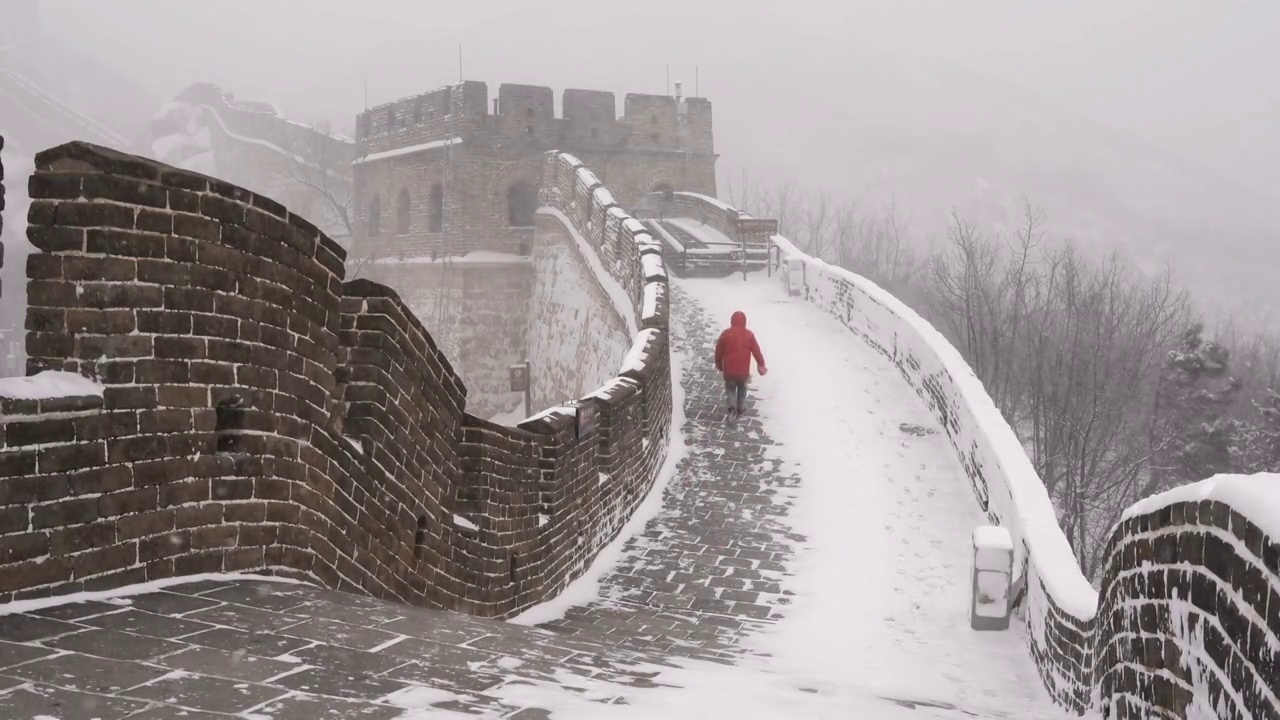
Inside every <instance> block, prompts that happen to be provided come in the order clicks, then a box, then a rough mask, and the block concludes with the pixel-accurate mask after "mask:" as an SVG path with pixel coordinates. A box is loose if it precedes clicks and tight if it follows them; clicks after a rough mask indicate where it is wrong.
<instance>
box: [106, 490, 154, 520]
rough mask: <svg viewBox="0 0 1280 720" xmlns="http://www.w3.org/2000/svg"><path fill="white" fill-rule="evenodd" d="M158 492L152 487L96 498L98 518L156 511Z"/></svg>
mask: <svg viewBox="0 0 1280 720" xmlns="http://www.w3.org/2000/svg"><path fill="white" fill-rule="evenodd" d="M159 498H160V492H159V491H158V490H157V489H156V488H154V487H146V488H138V489H137V490H125V491H123V492H115V493H110V494H107V495H103V496H101V497H99V498H98V516H99V517H101V518H113V517H116V516H119V515H129V514H131V513H140V512H146V511H147V510H155V509H157V503H158V502H159Z"/></svg>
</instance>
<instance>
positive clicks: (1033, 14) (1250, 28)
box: [44, 0, 1280, 196]
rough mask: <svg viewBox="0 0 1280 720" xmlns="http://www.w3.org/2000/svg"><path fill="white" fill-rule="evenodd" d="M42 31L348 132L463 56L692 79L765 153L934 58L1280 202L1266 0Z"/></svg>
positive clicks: (827, 1)
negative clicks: (755, 115)
mask: <svg viewBox="0 0 1280 720" xmlns="http://www.w3.org/2000/svg"><path fill="white" fill-rule="evenodd" d="M108 5H109V6H110V8H111V11H110V12H109V13H108V12H104V11H103V10H102V8H104V7H107V6H108ZM304 6H305V10H302V9H301V8H303V7H304ZM91 8H92V9H91ZM44 18H45V22H46V26H50V29H51V30H53V29H56V31H57V32H59V34H62V35H63V36H65V37H66V38H67V39H69V40H71V41H72V42H73V43H75V44H77V45H79V46H81V47H83V48H84V49H85V50H87V51H90V52H92V53H93V54H95V55H97V56H99V57H102V58H104V59H105V60H106V61H107V62H110V63H113V64H115V65H116V66H118V67H119V68H120V69H122V70H123V71H125V72H126V73H127V74H129V75H130V76H132V77H133V78H134V79H135V80H136V81H138V82H139V83H141V84H143V85H144V86H146V87H147V88H148V89H150V90H152V91H154V92H155V93H156V95H157V96H159V97H161V98H168V97H171V96H172V95H173V94H175V93H176V92H177V91H178V90H180V89H181V88H182V87H184V86H186V85H187V84H189V83H191V82H192V81H196V80H212V81H215V82H218V83H221V84H223V85H225V86H226V87H227V88H229V89H231V90H233V91H235V92H236V93H237V94H238V95H239V96H240V97H242V98H245V99H261V100H268V101H273V102H275V103H277V104H278V105H280V106H281V107H282V108H283V109H284V110H285V112H286V113H287V114H289V115H290V116H292V117H295V118H298V119H302V120H313V119H321V118H324V119H329V120H334V121H337V122H338V123H339V124H340V125H341V126H349V125H351V124H352V117H353V115H354V113H355V112H356V111H358V110H359V109H361V108H362V107H363V105H364V82H365V80H366V78H367V80H368V95H369V102H370V103H371V104H377V103H380V102H385V101H387V100H390V99H394V98H396V97H400V96H403V95H407V94H411V93H415V92H420V91H423V90H426V89H430V88H433V87H436V86H439V85H442V84H446V83H450V82H453V81H455V80H457V78H458V45H459V44H461V45H462V47H463V74H464V75H465V76H466V78H467V79H475V80H484V81H486V82H488V83H489V84H490V86H491V94H494V93H496V86H497V84H499V83H501V82H526V83H535V84H544V85H551V86H553V87H555V88H557V89H561V88H564V87H589V88H598V89H610V90H614V91H616V92H617V93H618V95H619V99H620V98H621V95H622V94H623V93H626V92H663V91H664V88H665V78H664V68H665V66H666V65H667V64H670V66H671V68H672V74H673V76H674V77H675V78H676V79H683V80H685V81H686V83H687V84H688V85H689V86H692V85H693V80H694V77H693V76H694V68H695V66H696V67H698V68H699V71H698V74H699V85H700V90H701V94H703V95H705V96H707V97H710V98H711V99H712V101H713V103H715V104H716V110H717V133H718V135H721V136H725V137H735V136H737V137H743V135H742V133H735V130H744V129H749V130H750V135H749V136H750V137H752V138H759V139H760V141H765V138H764V137H763V133H762V132H761V128H760V127H757V126H753V125H752V123H751V121H750V119H749V116H746V115H744V113H749V112H750V109H751V108H753V107H756V106H757V105H759V104H773V105H780V104H787V103H789V104H791V105H794V107H795V111H794V112H795V116H794V124H793V125H792V126H791V127H787V128H777V129H776V131H777V132H782V133H796V132H806V130H807V126H809V125H813V124H815V123H818V124H820V123H821V122H822V121H823V119H822V118H814V117H811V116H806V103H805V98H804V97H803V96H797V95H796V94H795V93H791V92H789V85H791V84H792V82H793V81H795V80H796V79H798V78H803V79H804V80H805V82H803V83H799V84H800V85H801V86H803V87H805V88H809V89H808V90H806V91H805V92H810V93H812V92H813V90H812V88H815V87H820V88H822V92H825V93H829V94H831V95H832V96H834V97H835V98H836V100H834V101H832V100H831V99H830V98H828V103H827V105H826V106H825V107H828V108H830V107H834V108H835V110H834V112H836V113H841V112H848V113H856V112H858V104H859V98H857V97H849V98H843V99H840V98H839V95H840V93H841V77H842V74H844V73H847V72H849V71H850V69H851V68H856V67H860V66H865V65H867V64H868V63H871V64H874V63H876V62H878V61H880V60H881V59H901V58H913V62H914V61H919V60H921V58H922V57H923V58H928V59H929V62H934V61H936V62H939V63H945V64H952V65H955V66H959V67H962V68H966V69H968V70H972V71H976V72H980V73H982V74H984V75H986V76H989V77H990V78H992V79H994V80H998V81H1003V82H1007V83H1010V84H1013V85H1016V86H1019V87H1021V88H1023V89H1026V90H1030V91H1034V92H1037V93H1039V94H1041V95H1043V96H1044V97H1045V98H1046V99H1048V100H1050V101H1052V102H1054V103H1057V104H1059V105H1061V106H1062V107H1063V108H1065V109H1066V110H1067V111H1069V112H1072V113H1077V114H1079V115H1081V116H1084V117H1087V118H1089V119H1092V120H1095V121H1098V122H1101V123H1105V124H1108V125H1112V126H1115V127H1118V128H1122V129H1126V130H1130V131H1134V132H1136V133H1139V134H1141V135H1143V136H1144V137H1147V138H1149V139H1151V140H1153V141H1155V142H1157V143H1159V144H1161V145H1164V146H1166V147H1169V148H1171V149H1173V150H1175V151H1177V152H1179V153H1181V154H1183V155H1184V156H1186V157H1188V158H1190V159H1193V160H1195V161H1197V162H1199V163H1201V164H1203V165H1206V166H1209V167H1211V168H1213V169H1214V170H1216V171H1218V172H1221V173H1223V174H1226V175H1229V176H1232V177H1234V178H1235V179H1237V180H1240V181H1243V182H1248V183H1253V184H1256V185H1258V186H1259V190H1262V191H1263V192H1266V193H1268V194H1271V195H1273V196H1280V142H1277V140H1276V138H1275V133H1274V128H1275V127H1277V126H1280V83H1277V82H1276V75H1275V73H1276V71H1275V68H1276V67H1280V61H1277V58H1276V50H1275V38H1276V37H1277V35H1278V33H1280V3H1277V2H1270V1H1267V0H1256V1H1252V2H1232V1H1229V0H1214V1H1212V2H1207V1H1205V0H1160V1H1157V0H1122V1H1121V2H1101V0H1099V1H1096V2H1080V1H1078V0H999V1H997V0H983V1H981V2H976V1H975V2H960V1H957V0H937V1H936V2H923V1H918V0H875V1H869V0H772V1H770V2H763V1H761V0H645V1H644V2H620V1H613V2H609V1H603V0H554V1H551V0H540V1H537V2H535V1H534V0H475V1H474V2H447V3H446V2H439V1H438V0H361V1H359V2H357V1H356V0H307V1H306V2H305V3H302V2H297V1H296V0H217V1H216V2H214V1H212V0H209V1H204V2H196V1H195V0H111V2H110V3H105V2H100V1H98V0H94V1H93V2H90V1H89V0H44ZM1268 68H1271V69H1270V70H1269V69H1268ZM690 89H692V88H690ZM832 102H834V105H832ZM619 109H621V102H619ZM774 117H776V114H775V115H774ZM738 142H742V140H739V141H738ZM771 142H776V139H775V140H771ZM733 149H737V148H733ZM823 161H824V159H820V158H811V159H809V160H808V162H823ZM826 161H829V159H827V160H826ZM800 171H801V172H803V168H801V169H800Z"/></svg>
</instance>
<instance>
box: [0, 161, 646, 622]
mask: <svg viewBox="0 0 1280 720" xmlns="http://www.w3.org/2000/svg"><path fill="white" fill-rule="evenodd" d="M575 162H576V161H575ZM545 172H546V178H547V180H546V181H545V182H547V183H548V185H549V186H556V187H558V186H560V185H562V184H563V183H562V180H561V178H562V176H566V175H568V176H576V174H577V173H578V167H577V166H576V165H575V164H573V163H571V162H569V159H567V158H565V157H564V156H559V155H554V154H553V155H551V156H549V157H547V158H546V159H545ZM30 188H31V194H32V205H31V210H30V213H29V222H30V228H29V233H28V234H29V238H30V240H31V242H32V244H33V245H34V246H35V247H36V249H37V252H36V253H34V254H33V255H32V256H31V258H30V261H29V264H28V276H29V283H28V295H29V309H28V315H27V328H28V330H29V334H28V338H27V353H28V356H29V360H28V371H29V373H35V372H38V371H41V370H46V369H50V370H62V371H70V372H77V373H81V374H85V375H89V376H91V377H95V378H97V379H98V381H99V382H100V383H101V384H102V386H103V388H102V395H101V397H96V396H94V397H84V398H51V399H46V400H38V401H32V400H15V399H10V400H5V401H3V403H0V412H3V414H4V415H5V418H6V421H5V423H4V425H3V428H2V429H0V547H3V553H2V557H0V601H4V600H9V599H14V598H22V597H36V596H47V595H52V594H63V593H68V592H75V591H78V590H85V589H100V588H108V587H115V586H119V585H125V584H129V583H134V582H139V581H144V580H152V579H158V578H164V577H170V576H175V575H186V574H194V573H201V572H219V571H228V572H230V571H256V572H266V573H276V574H283V575H289V576H297V577H306V578H310V579H312V580H314V581H317V582H319V583H321V584H323V585H325V586H327V587H331V588H335V589H339V590H346V591H352V592H361V593H365V594H369V595H373V596H376V597H380V598H386V599H394V600H397V601H401V602H406V603H412V604H419V605H429V606H435V607H443V608H449V609H456V610H462V611H466V612H470V613H473V614H478V615H486V616H508V615H511V614H514V613H516V612H519V611H520V610H522V609H524V608H527V607H529V606H531V605H533V604H536V603H538V602H541V601H544V600H546V599H548V598H550V597H552V596H553V595H555V594H556V593H558V592H559V591H560V590H561V589H562V588H563V587H564V586H565V585H566V584H567V583H568V582H569V581H570V580H572V579H573V578H575V577H577V576H578V575H579V574H581V573H582V572H583V570H584V569H585V568H586V567H587V566H588V564H589V563H590V561H591V559H593V558H594V556H595V554H596V553H597V552H598V551H599V550H600V549H601V548H602V547H604V545H605V544H607V543H608V542H609V541H610V540H611V539H612V538H613V537H614V536H615V535H616V533H617V532H618V530H619V529H620V528H621V525H622V522H619V519H623V520H625V518H626V517H629V516H630V514H631V513H632V511H634V509H635V508H636V506H637V505H638V504H639V502H640V500H641V499H642V498H643V497H644V496H645V495H646V493H647V491H648V489H649V488H650V487H651V486H652V484H653V482H654V480H655V478H656V477H657V474H658V471H659V468H660V467H661V466H662V465H663V462H664V460H665V456H666V448H667V433H668V429H669V425H670V417H671V374H670V366H669V355H668V348H667V308H666V301H665V298H666V276H665V272H663V271H662V269H661V262H660V261H659V260H657V259H656V257H655V258H651V259H649V260H647V261H645V262H641V256H642V254H653V253H656V249H655V248H651V247H650V246H649V244H648V243H647V242H644V239H645V238H646V237H647V236H640V237H637V236H635V235H634V234H633V233H631V232H629V230H630V228H624V227H622V226H620V225H618V224H616V223H615V224H613V225H611V228H612V231H611V233H612V234H609V233H606V234H605V235H604V236H603V237H600V240H601V241H602V242H605V243H607V244H608V246H609V248H610V250H609V255H608V256H607V260H605V261H604V266H605V267H607V268H608V272H609V273H610V276H611V277H610V278H609V279H608V281H609V282H621V283H623V284H624V286H626V287H628V288H629V289H630V290H631V292H632V295H633V297H634V298H635V299H636V302H635V303H634V308H633V309H634V315H633V316H632V317H631V318H630V321H631V323H632V324H634V325H635V326H636V327H637V331H636V332H635V333H634V345H633V347H632V349H631V352H630V353H629V354H628V361H627V363H626V364H625V365H624V367H623V368H621V369H620V370H619V371H618V372H619V375H618V376H617V377H615V378H613V379H611V380H610V381H609V382H607V383H606V384H605V386H604V387H602V388H601V389H599V390H597V391H595V392H594V393H592V394H590V395H588V396H587V397H585V398H583V399H581V400H580V401H578V402H577V403H575V404H573V405H571V406H567V407H555V408H549V409H548V410H546V411H544V412H543V413H541V414H540V415H538V416H537V417H536V418H534V419H531V420H529V421H526V422H525V423H523V424H521V426H520V427H518V428H511V427H504V426H499V425H495V424H493V423H489V422H486V421H484V420H481V419H479V418H476V417H474V416H472V415H470V414H468V413H467V389H466V387H465V386H464V384H463V383H462V381H461V379H460V378H459V377H458V375H457V373H456V372H455V371H454V369H453V367H452V365H451V364H450V362H449V360H448V359H447V358H446V357H444V355H443V353H441V352H440V351H439V349H438V348H437V346H436V344H435V342H434V340H433V339H432V337H431V335H430V334H429V333H428V332H427V331H426V330H425V329H424V328H423V326H422V325H421V323H420V322H419V321H418V319H417V318H415V317H414V316H413V314H412V313H410V312H409V311H408V310H407V309H406V308H405V306H404V304H403V303H402V302H401V301H400V299H399V297H398V296H397V295H396V293H395V292H393V291H392V290H390V289H389V288H386V287H384V286H381V285H378V284H376V283H373V282H369V281H367V280H355V281H350V282H344V273H345V267H344V252H343V251H342V249H341V248H340V247H339V246H338V245H337V244H336V243H334V242H333V241H332V240H330V239H329V238H328V237H326V236H324V235H323V234H322V233H320V232H319V231H318V230H317V229H316V228H315V227H314V226H313V225H312V224H311V223H310V222H308V221H307V220H305V219H304V218H301V217H299V216H297V215H295V214H293V213H291V212H290V211H289V210H287V209H286V208H285V207H283V206H282V205H280V204H279V203H277V202H275V201H273V200H271V199H269V198H266V197H264V196H261V195H257V194H254V193H251V192H249V191H246V190H244V189H242V188H238V187H235V186H233V185H229V184H227V183H224V182H222V181H219V180H216V179H213V178H209V177H206V176H203V175H199V174H196V173H193V172H188V171H183V170H179V169H176V168H173V167H170V166H166V165H163V164H160V163H156V162H153V161H149V160H146V159H143V158H139V157H134V156H129V155H124V154H121V153H118V152H114V151H111V150H107V149H105V148H101V147H97V146H92V145H86V144H83V143H71V144H67V145H63V146H60V147H57V148H54V149H52V150H48V151H45V152H43V153H40V154H39V155H38V156H37V158H36V173H35V175H34V176H33V177H32V180H31V183H30ZM545 197H546V199H547V202H548V204H550V205H551V206H552V207H563V208H565V209H566V210H567V209H568V208H569V206H570V203H571V202H573V198H570V197H564V196H562V195H561V194H560V193H558V192H548V193H546V194H545ZM600 197H602V195H601V194H600V193H598V192H597V193H593V194H591V195H590V201H591V202H592V203H594V205H599V204H600V200H599V198H600ZM610 210H611V211H613V212H614V214H615V215H616V214H617V213H618V212H620V211H617V210H616V208H611V209H610ZM566 214H567V213H566ZM546 229H547V231H549V232H570V229H569V228H564V227H555V226H548V227H547V228H546ZM584 229H585V226H584V228H577V231H578V232H582V231H583V230H584ZM597 236H599V233H597ZM604 280H605V279H603V278H601V279H600V281H604ZM639 328H643V331H640V330H639ZM580 413H581V414H582V416H583V419H584V420H586V421H588V425H587V426H584V425H583V424H581V423H579V414H580ZM584 427H585V431H583V432H579V431H580V430H583V429H584ZM602 474H607V475H608V476H609V477H611V478H612V480H613V481H612V482H610V483H608V484H601V483H600V482H599V477H600V476H601V475H602Z"/></svg>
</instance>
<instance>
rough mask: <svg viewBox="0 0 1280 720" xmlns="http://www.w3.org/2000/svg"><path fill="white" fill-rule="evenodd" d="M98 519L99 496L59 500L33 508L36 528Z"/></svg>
mask: <svg viewBox="0 0 1280 720" xmlns="http://www.w3.org/2000/svg"><path fill="white" fill-rule="evenodd" d="M97 519H98V499H97V498H72V499H67V500H57V501H55V502H52V503H49V504H47V505H37V506H35V507H34V508H32V510H31V526H32V527H33V528H36V529H42V528H52V527H63V526H66V525H76V524H79V523H88V522H93V521H94V520H97Z"/></svg>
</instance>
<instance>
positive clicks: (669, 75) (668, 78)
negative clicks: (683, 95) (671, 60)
mask: <svg viewBox="0 0 1280 720" xmlns="http://www.w3.org/2000/svg"><path fill="white" fill-rule="evenodd" d="M667 94H668V95H670V94H671V66H670V65H668V66H667Z"/></svg>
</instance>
